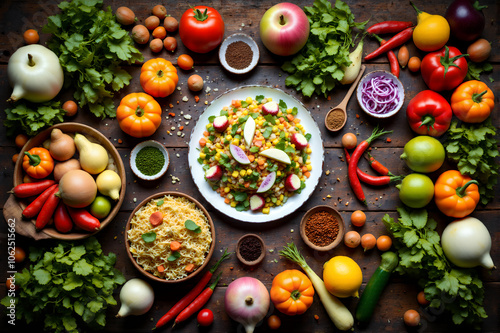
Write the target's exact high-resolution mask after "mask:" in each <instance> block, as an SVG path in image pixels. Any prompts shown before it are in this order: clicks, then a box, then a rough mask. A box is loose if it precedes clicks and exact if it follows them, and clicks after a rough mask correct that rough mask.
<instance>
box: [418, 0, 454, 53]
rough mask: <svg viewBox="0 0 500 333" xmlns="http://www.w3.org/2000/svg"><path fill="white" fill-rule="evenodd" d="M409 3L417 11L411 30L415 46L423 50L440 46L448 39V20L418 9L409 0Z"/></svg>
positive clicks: (433, 49) (432, 49)
mask: <svg viewBox="0 0 500 333" xmlns="http://www.w3.org/2000/svg"><path fill="white" fill-rule="evenodd" d="M410 4H411V5H412V6H413V8H415V10H416V11H417V26H416V27H415V30H413V43H414V44H415V46H416V47H418V48H419V49H420V50H422V51H425V52H431V51H436V50H439V49H440V48H442V47H443V46H444V45H445V44H446V42H448V39H450V25H449V24H448V21H447V20H446V19H445V18H444V17H443V16H441V15H431V14H429V13H426V12H423V11H421V10H419V9H418V8H417V7H416V6H415V5H414V4H413V3H412V2H411V1H410Z"/></svg>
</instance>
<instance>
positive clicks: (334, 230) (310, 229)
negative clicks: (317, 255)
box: [300, 205, 345, 251]
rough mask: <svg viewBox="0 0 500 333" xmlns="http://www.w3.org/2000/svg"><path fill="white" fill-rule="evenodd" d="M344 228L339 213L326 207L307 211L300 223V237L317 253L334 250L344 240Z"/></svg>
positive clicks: (322, 206) (316, 207)
mask: <svg viewBox="0 0 500 333" xmlns="http://www.w3.org/2000/svg"><path fill="white" fill-rule="evenodd" d="M344 232H345V226H344V220H343V219H342V216H341V215H340V213H339V212H338V211H337V210H336V209H335V208H333V207H330V206H328V205H319V206H315V207H313V208H311V209H309V210H308V211H307V212H306V213H305V214H304V216H303V217H302V221H301V222H300V236H301V237H302V240H303V241H304V243H306V244H307V246H309V247H310V248H311V249H313V250H317V251H329V250H331V249H334V248H335V247H336V246H337V245H339V244H340V243H341V242H342V239H343V238H344Z"/></svg>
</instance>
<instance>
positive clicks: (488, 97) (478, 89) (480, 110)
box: [451, 80, 495, 123]
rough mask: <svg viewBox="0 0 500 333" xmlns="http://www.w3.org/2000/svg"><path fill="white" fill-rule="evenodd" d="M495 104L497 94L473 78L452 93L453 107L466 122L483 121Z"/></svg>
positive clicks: (454, 111) (458, 116)
mask: <svg viewBox="0 0 500 333" xmlns="http://www.w3.org/2000/svg"><path fill="white" fill-rule="evenodd" d="M494 106H495V96H494V95H493V91H491V89H490V88H488V86H487V85H486V84H485V83H484V82H481V81H477V80H471V81H466V82H464V83H462V84H461V85H459V86H458V87H457V89H455V91H454V92H453V94H452V95H451V109H452V110H453V113H454V114H455V116H457V118H458V119H460V120H461V121H463V122H466V123H481V122H483V121H484V120H486V118H488V117H489V115H490V113H491V111H493V107H494Z"/></svg>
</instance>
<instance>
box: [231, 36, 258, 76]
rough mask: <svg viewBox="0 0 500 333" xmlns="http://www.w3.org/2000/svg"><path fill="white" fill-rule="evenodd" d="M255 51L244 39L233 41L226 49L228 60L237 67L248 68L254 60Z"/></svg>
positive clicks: (232, 65) (233, 66)
mask: <svg viewBox="0 0 500 333" xmlns="http://www.w3.org/2000/svg"><path fill="white" fill-rule="evenodd" d="M252 58H253V51H252V49H251V48H250V46H249V45H248V44H247V43H245V42H242V41H240V40H239V41H237V42H234V43H231V44H229V45H228V46H227V49H226V62H227V64H228V65H229V66H231V67H232V68H235V69H244V68H247V67H248V66H249V65H250V63H251V62H252Z"/></svg>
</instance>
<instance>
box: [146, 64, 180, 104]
mask: <svg viewBox="0 0 500 333" xmlns="http://www.w3.org/2000/svg"><path fill="white" fill-rule="evenodd" d="M139 80H140V82H141V86H142V89H144V91H145V92H146V93H147V94H150V95H152V96H154V97H167V96H169V95H171V94H172V93H173V92H174V91H175V87H176V86H177V82H178V81H179V76H178V75H177V69H176V68H175V67H174V65H172V63H171V62H170V61H168V60H165V59H163V58H157V59H151V60H148V61H146V62H145V63H144V65H142V67H141V76H140V78H139Z"/></svg>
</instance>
